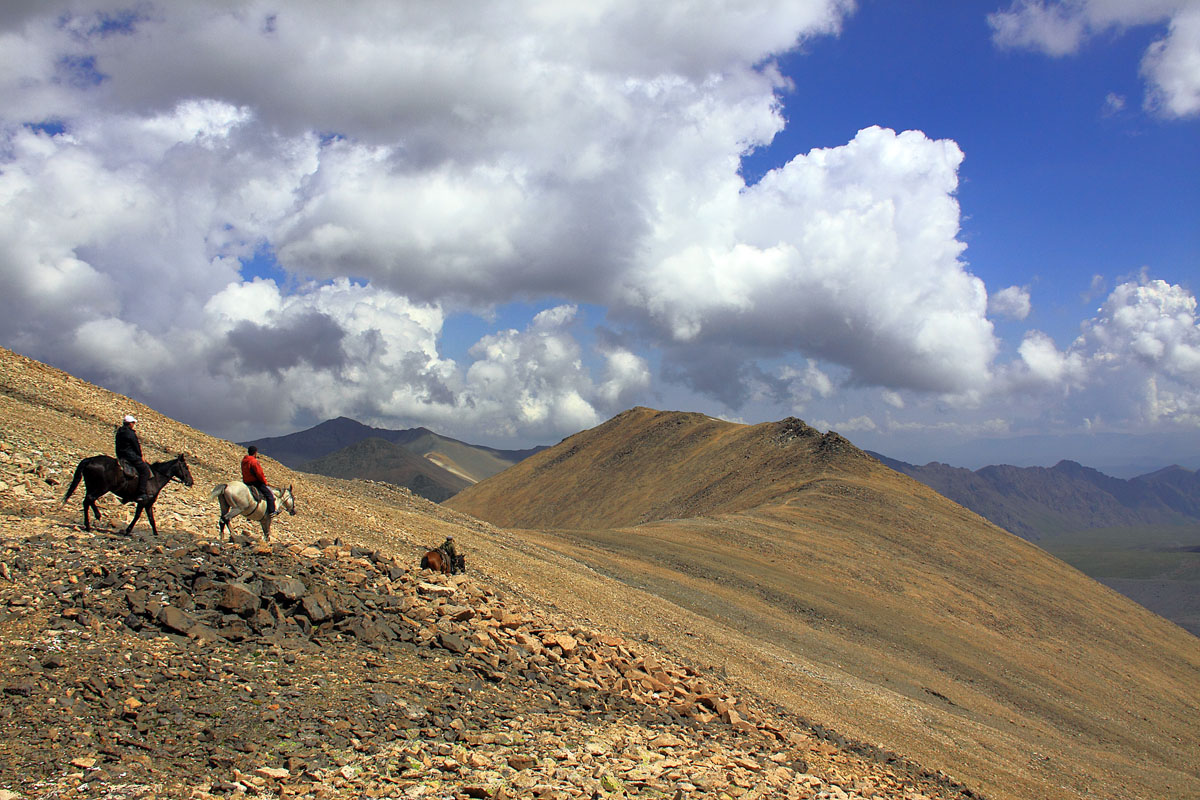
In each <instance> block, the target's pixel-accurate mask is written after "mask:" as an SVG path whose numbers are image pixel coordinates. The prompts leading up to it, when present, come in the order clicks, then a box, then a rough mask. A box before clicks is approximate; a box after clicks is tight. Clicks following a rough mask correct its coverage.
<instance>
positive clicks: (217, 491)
mask: <svg viewBox="0 0 1200 800" xmlns="http://www.w3.org/2000/svg"><path fill="white" fill-rule="evenodd" d="M227 485H228V484H225V483H218V484H217V485H216V486H214V487H213V488H212V491H211V492H209V493H208V499H209V500H216V499H217V498H218V497H220V496H221V492H223V491H225V487H226V486H227Z"/></svg>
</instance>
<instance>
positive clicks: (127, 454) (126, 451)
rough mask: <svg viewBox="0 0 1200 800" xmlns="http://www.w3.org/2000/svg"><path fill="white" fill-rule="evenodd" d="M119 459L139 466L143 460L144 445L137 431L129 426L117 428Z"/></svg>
mask: <svg viewBox="0 0 1200 800" xmlns="http://www.w3.org/2000/svg"><path fill="white" fill-rule="evenodd" d="M117 458H120V459H123V460H125V461H128V462H130V463H132V464H137V463H138V462H139V461H141V460H142V445H141V443H140V442H139V441H138V437H137V431H135V430H134V429H133V428H131V427H129V426H128V425H121V427H119V428H117Z"/></svg>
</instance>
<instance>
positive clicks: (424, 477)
mask: <svg viewBox="0 0 1200 800" xmlns="http://www.w3.org/2000/svg"><path fill="white" fill-rule="evenodd" d="M241 444H242V445H243V446H248V445H255V446H256V447H258V449H259V450H260V451H261V452H262V453H263V455H266V456H270V457H271V458H273V459H275V460H276V461H278V462H280V463H281V464H283V465H284V466H287V467H291V468H292V469H298V470H302V471H304V472H315V473H317V474H318V475H328V476H330V477H333V478H360V479H364V480H376V481H386V482H387V483H392V484H396V485H398V486H406V487H408V489H410V490H411V491H412V492H413V493H414V494H419V495H421V496H422V497H425V498H427V499H429V500H433V501H434V502H441V501H442V500H445V499H446V498H448V497H451V496H452V495H454V494H455V493H456V492H458V491H460V490H462V489H463V488H465V487H467V486H470V485H471V484H474V483H478V482H479V481H481V480H483V479H485V478H489V477H491V476H492V475H495V474H497V473H499V472H503V471H504V470H505V469H508V468H509V467H511V466H512V465H513V464H516V463H517V462H519V461H522V460H524V459H525V458H527V457H528V456H530V455H533V454H534V453H536V452H538V451H539V450H543V449H545V448H543V447H534V448H530V449H528V450H498V449H496V448H492V447H483V446H481V445H473V444H468V443H466V442H461V441H459V440H457V439H451V438H449V437H447V436H442V435H440V434H437V433H434V432H433V431H431V430H429V429H428V428H409V429H407V430H388V429H386V428H372V427H370V426H369V425H363V424H362V423H361V422H357V421H355V420H352V419H349V418H347V417H338V418H337V419H331V420H326V421H325V422H322V423H321V424H319V425H315V426H313V427H312V428H309V429H307V430H303V431H297V432H296V433H289V434H288V435H286V436H273V437H266V438H262V439H252V440H250V441H247V442H241Z"/></svg>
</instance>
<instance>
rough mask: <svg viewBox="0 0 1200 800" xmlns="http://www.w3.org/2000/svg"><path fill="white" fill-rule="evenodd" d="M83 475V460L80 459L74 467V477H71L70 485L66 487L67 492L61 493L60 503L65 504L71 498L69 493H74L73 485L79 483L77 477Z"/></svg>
mask: <svg viewBox="0 0 1200 800" xmlns="http://www.w3.org/2000/svg"><path fill="white" fill-rule="evenodd" d="M82 477H83V462H82V461H80V462H79V464H78V465H77V466H76V467H75V477H73V478H71V485H70V486H68V487H67V493H66V494H64V495H63V499H62V504H61V505H64V506H65V505H66V504H67V501H68V500H70V499H71V495H72V494H74V493H75V487H76V486H78V485H79V479H80V478H82Z"/></svg>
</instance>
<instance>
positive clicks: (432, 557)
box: [421, 547, 467, 575]
mask: <svg viewBox="0 0 1200 800" xmlns="http://www.w3.org/2000/svg"><path fill="white" fill-rule="evenodd" d="M421 569H428V570H433V571H434V572H440V573H442V574H443V575H453V574H454V573H456V572H466V571H467V559H466V557H465V556H462V555H459V556H458V557H457V558H455V559H454V563H451V561H450V558H449V557H448V556H447V555H446V553H445V552H444V551H443V550H442V549H441V548H440V547H437V548H434V549H433V550H429V551H427V552H426V553H425V555H423V556H421Z"/></svg>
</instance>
